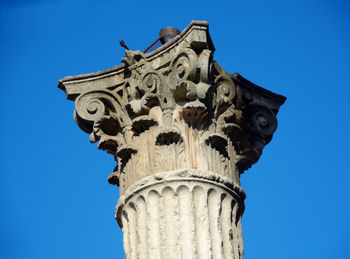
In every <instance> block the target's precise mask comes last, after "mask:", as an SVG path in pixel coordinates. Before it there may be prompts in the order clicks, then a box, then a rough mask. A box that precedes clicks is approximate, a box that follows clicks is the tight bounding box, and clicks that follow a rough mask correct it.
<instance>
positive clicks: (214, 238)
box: [208, 189, 224, 259]
mask: <svg viewBox="0 0 350 259" xmlns="http://www.w3.org/2000/svg"><path fill="white" fill-rule="evenodd" d="M208 209H209V226H210V236H211V247H212V252H213V259H223V258H224V256H223V251H222V236H221V224H220V213H221V196H220V194H219V193H218V192H217V191H216V190H214V189H211V190H209V194H208Z"/></svg>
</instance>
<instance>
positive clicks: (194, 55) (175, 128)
mask: <svg viewBox="0 0 350 259" xmlns="http://www.w3.org/2000/svg"><path fill="white" fill-rule="evenodd" d="M163 32H164V31H163ZM172 36H174V35H172ZM162 42H163V43H164V45H162V46H161V47H159V48H158V49H156V50H154V51H152V52H149V53H144V52H141V51H131V50H128V49H126V55H125V57H124V58H123V59H122V62H123V63H124V64H123V65H120V66H117V67H113V68H111V69H108V70H106V71H101V72H97V73H91V74H86V75H79V76H73V77H67V78H64V79H62V80H60V82H59V87H60V88H61V89H63V90H64V91H65V92H66V95H67V98H68V99H70V100H75V111H74V118H75V121H76V122H77V124H78V125H79V127H80V128H81V129H82V130H84V131H85V132H87V133H89V134H90V141H91V142H98V148H99V149H102V150H105V151H107V152H108V153H110V154H112V155H113V156H114V158H115V160H116V161H117V166H116V168H115V169H114V171H113V173H112V174H111V175H110V176H109V177H108V181H109V182H110V183H111V184H116V185H118V186H119V192H120V199H119V202H118V204H117V207H116V219H117V221H118V224H119V226H120V227H121V228H122V229H123V233H124V249H125V254H126V258H145V259H146V258H149V259H160V258H163V259H165V258H186V259H187V258H222V259H224V258H225V259H228V258H236V259H238V258H242V255H243V241H242V227H241V218H242V214H243V211H244V198H245V194H244V191H243V190H242V188H241V187H240V174H242V173H243V172H244V171H245V170H246V169H248V168H249V167H250V166H251V165H252V164H254V163H256V162H257V161H258V159H259V157H260V155H261V153H262V149H263V147H264V146H265V145H266V144H267V143H268V142H269V141H270V140H271V138H272V135H273V133H274V131H275V130H276V127H277V120H276V114H277V112H278V109H279V107H280V106H281V105H282V104H283V102H284V101H285V97H283V96H280V95H277V94H274V93H272V92H270V91H267V90H265V89H263V88H261V87H259V86H257V85H254V84H253V83H251V82H249V81H248V80H246V79H244V78H243V77H242V76H240V75H239V74H229V73H227V72H226V71H225V70H224V69H223V68H222V67H220V66H219V64H218V63H217V62H216V61H214V60H213V53H214V50H215V48H214V45H213V43H212V41H211V38H210V36H209V33H208V23H207V22H200V21H193V22H191V24H190V25H189V26H188V27H187V28H185V30H184V31H183V32H181V33H180V34H179V35H177V36H175V37H173V38H172V39H170V40H164V39H163V40H162Z"/></svg>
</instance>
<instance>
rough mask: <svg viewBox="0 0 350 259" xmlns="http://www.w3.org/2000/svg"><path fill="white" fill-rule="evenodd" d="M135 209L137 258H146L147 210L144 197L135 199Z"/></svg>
mask: <svg viewBox="0 0 350 259" xmlns="http://www.w3.org/2000/svg"><path fill="white" fill-rule="evenodd" d="M136 210H137V217H138V220H137V237H138V238H137V239H138V240H137V242H138V246H137V249H138V250H137V255H138V258H139V259H146V258H148V249H147V247H148V246H147V240H148V238H147V226H146V224H147V221H148V219H147V211H146V202H145V199H144V198H143V197H142V196H140V197H138V198H137V199H136Z"/></svg>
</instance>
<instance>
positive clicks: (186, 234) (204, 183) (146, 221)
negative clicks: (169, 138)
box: [116, 170, 245, 259]
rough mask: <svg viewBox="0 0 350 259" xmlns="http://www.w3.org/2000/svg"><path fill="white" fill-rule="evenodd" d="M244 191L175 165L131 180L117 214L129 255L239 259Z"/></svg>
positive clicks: (224, 179)
mask: <svg viewBox="0 0 350 259" xmlns="http://www.w3.org/2000/svg"><path fill="white" fill-rule="evenodd" d="M244 198H245V194H244V192H243V190H242V189H241V188H240V187H239V186H238V185H236V184H235V183H234V182H233V181H232V180H230V179H229V178H227V177H223V176H220V175H217V174H213V173H211V172H205V173H203V172H201V171H199V170H178V171H171V172H168V173H160V174H155V175H152V176H149V177H146V178H144V179H142V180H140V181H138V182H137V183H136V184H134V185H132V186H131V187H130V188H129V189H128V191H127V192H126V193H125V194H124V195H123V196H122V197H121V198H120V200H119V203H118V206H117V208H116V218H117V221H118V223H119V225H120V227H121V228H122V229H123V231H124V247H125V253H126V254H127V255H128V256H129V258H225V259H231V258H242V255H243V242H242V237H241V233H242V231H241V216H242V214H243V211H244V203H243V201H244Z"/></svg>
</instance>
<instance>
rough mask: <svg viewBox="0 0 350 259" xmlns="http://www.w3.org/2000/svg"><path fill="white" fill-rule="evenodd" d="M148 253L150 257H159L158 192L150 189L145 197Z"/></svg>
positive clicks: (158, 258)
mask: <svg viewBox="0 0 350 259" xmlns="http://www.w3.org/2000/svg"><path fill="white" fill-rule="evenodd" d="M146 202H147V214H148V216H147V218H148V221H147V233H148V254H149V258H151V259H160V258H162V257H161V252H160V229H159V194H158V193H157V192H155V191H150V192H149V194H148V197H147V201H146Z"/></svg>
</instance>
